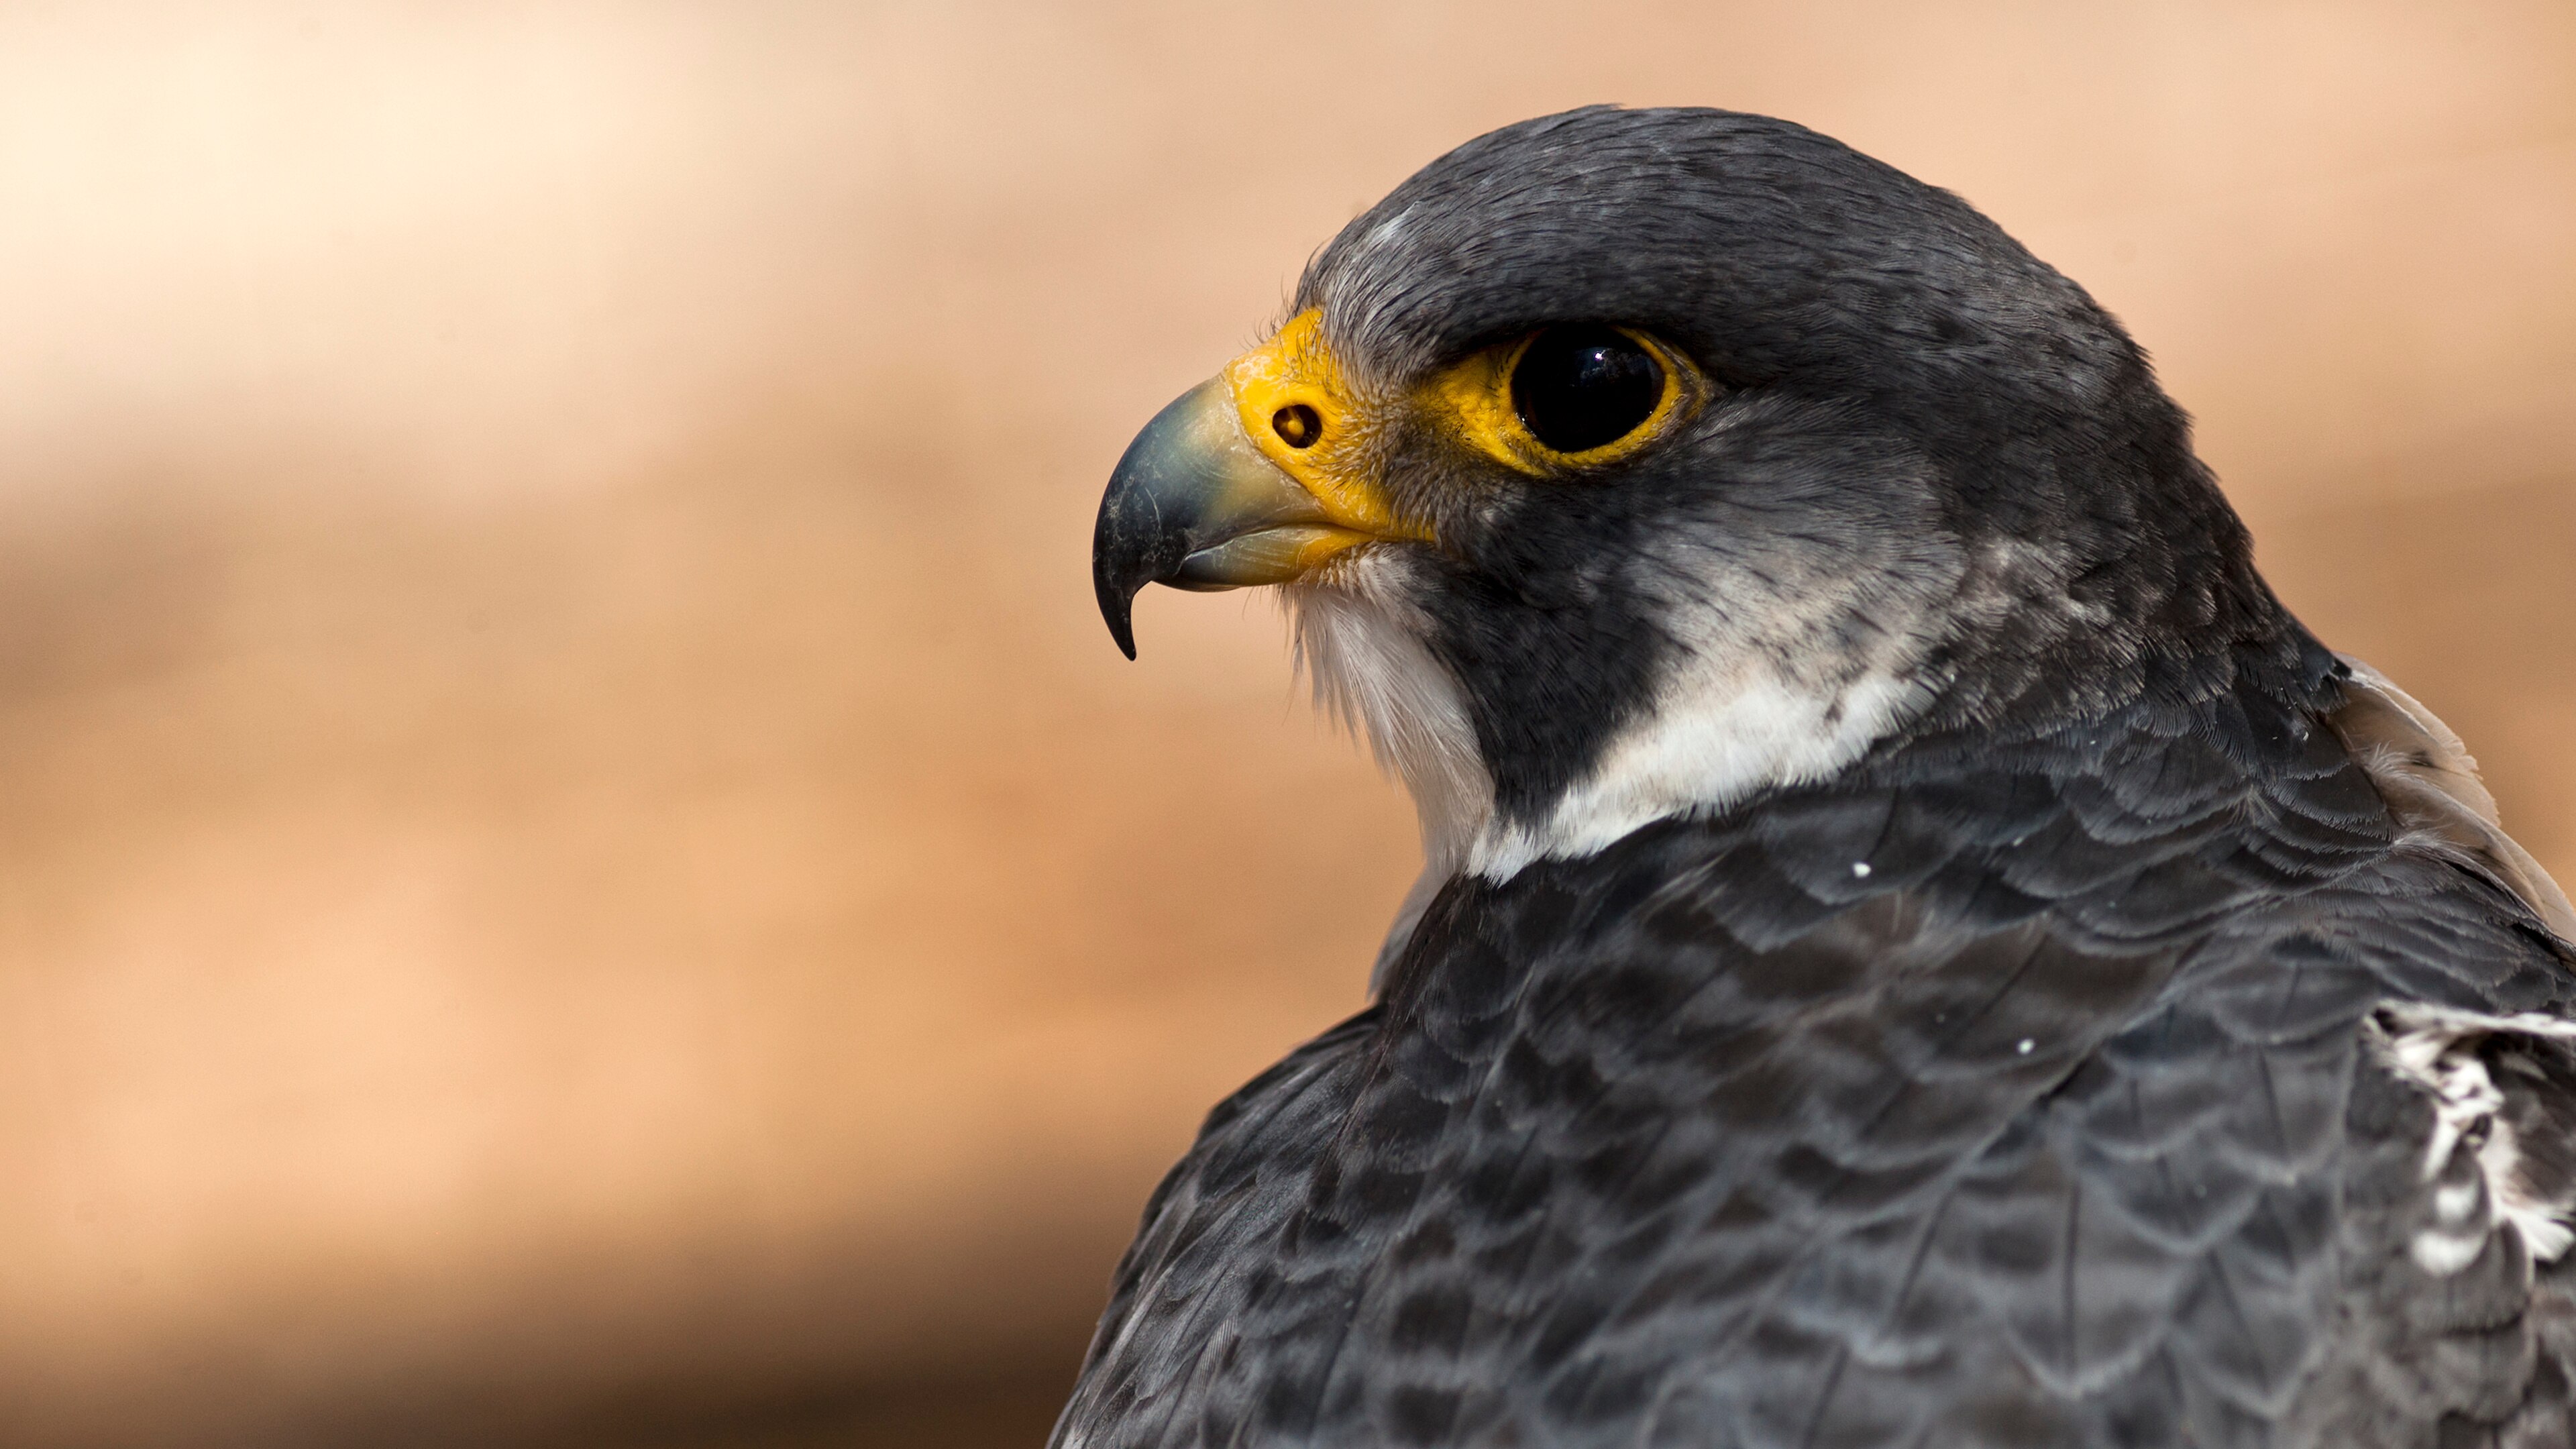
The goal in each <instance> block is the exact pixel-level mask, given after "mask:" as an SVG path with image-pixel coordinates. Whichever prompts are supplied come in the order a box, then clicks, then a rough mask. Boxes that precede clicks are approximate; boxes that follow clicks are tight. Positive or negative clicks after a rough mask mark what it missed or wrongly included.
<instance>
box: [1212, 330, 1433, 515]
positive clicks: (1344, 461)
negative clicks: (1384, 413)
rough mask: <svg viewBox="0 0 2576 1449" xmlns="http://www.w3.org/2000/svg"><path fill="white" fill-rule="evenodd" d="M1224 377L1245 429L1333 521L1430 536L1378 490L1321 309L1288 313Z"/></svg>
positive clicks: (1360, 413)
mask: <svg viewBox="0 0 2576 1449" xmlns="http://www.w3.org/2000/svg"><path fill="white" fill-rule="evenodd" d="M1225 379H1226V385H1227V386H1228V387H1229V388H1231V389H1232V390H1233V392H1234V404H1235V407H1236V408H1237V409H1238V410H1240V412H1241V414H1242V417H1243V432H1244V435H1245V436H1246V437H1248V438H1250V439H1251V440H1252V445H1253V446H1254V447H1256V448H1259V449H1260V450H1261V454H1262V456H1263V457H1265V458H1268V459H1269V460H1270V461H1271V462H1273V463H1275V464H1277V465H1278V466H1279V467H1280V469H1281V470H1282V471H1284V472H1286V473H1287V474H1288V476H1289V477H1291V478H1294V479H1296V480H1297V484H1298V486H1299V487H1301V488H1304V489H1305V490H1306V491H1307V492H1308V493H1311V494H1313V495H1314V496H1315V501H1316V502H1317V503H1320V504H1322V505H1323V508H1324V512H1325V514H1326V515H1328V516H1329V517H1330V518H1331V519H1332V520H1333V522H1335V523H1337V524H1339V525H1341V526H1342V527H1344V528H1348V529H1351V530H1353V531H1355V532H1357V533H1361V534H1367V535H1370V536H1373V537H1378V538H1411V539H1418V540H1428V539H1429V537H1430V534H1429V533H1428V532H1426V531H1424V530H1423V529H1422V528H1420V527H1418V526H1416V525H1413V524H1409V523H1406V522H1404V521H1402V520H1399V519H1398V518H1397V517H1396V516H1395V512H1394V510H1393V509H1392V508H1391V507H1389V506H1388V504H1387V501H1386V495H1385V494H1384V493H1383V492H1382V491H1380V490H1379V488H1378V485H1377V476H1378V468H1377V458H1376V456H1375V453H1374V451H1373V449H1372V448H1371V446H1370V441H1371V434H1372V433H1373V431H1374V430H1373V429H1372V428H1370V427H1368V426H1367V424H1366V420H1365V417H1364V410H1363V409H1362V408H1361V407H1360V406H1359V405H1358V403H1357V400H1356V399H1354V398H1352V397H1351V396H1350V392H1349V389H1348V387H1347V386H1346V385H1345V383H1344V381H1343V378H1342V374H1341V369H1340V367H1339V366H1338V365H1337V364H1336V363H1335V362H1334V360H1333V350H1332V348H1331V347H1329V346H1327V345H1326V344H1325V342H1324V314H1323V313H1322V312H1321V311H1317V310H1311V309H1310V310H1308V311H1304V312H1300V313H1298V314H1297V315H1296V316H1294V317H1291V318H1289V319H1288V325H1287V326H1285V327H1282V328H1280V329H1279V335H1278V336H1276V337H1274V338H1272V339H1270V341H1269V343H1268V344H1267V345H1265V346H1261V347H1257V348H1254V349H1253V350H1252V351H1250V352H1247V353H1245V354H1244V355H1243V356H1241V357H1238V358H1236V359H1235V360H1234V361H1233V362H1232V363H1230V364H1229V365H1228V366H1227V367H1226V370H1225ZM1299 409H1306V410H1308V411H1306V412H1302V413H1301V412H1300V411H1298V410H1299ZM1292 439H1293V440H1294V441H1292ZM1330 551H1331V550H1325V552H1330ZM1317 561H1318V562H1320V555H1319V557H1318V559H1317Z"/></svg>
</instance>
